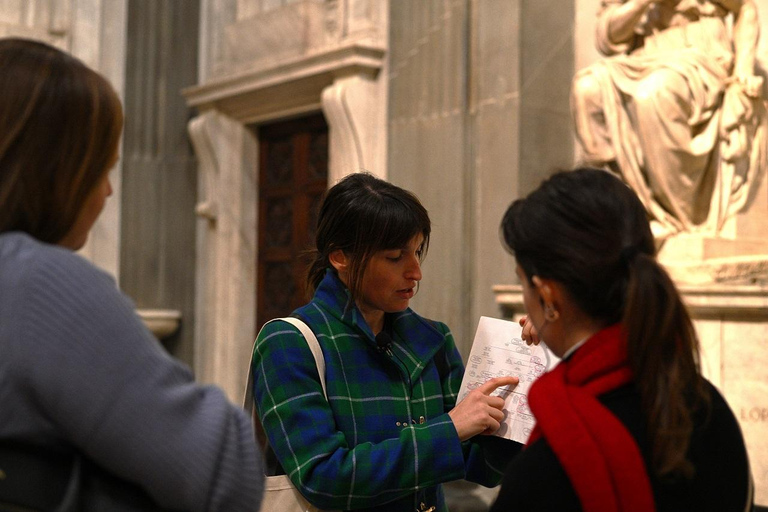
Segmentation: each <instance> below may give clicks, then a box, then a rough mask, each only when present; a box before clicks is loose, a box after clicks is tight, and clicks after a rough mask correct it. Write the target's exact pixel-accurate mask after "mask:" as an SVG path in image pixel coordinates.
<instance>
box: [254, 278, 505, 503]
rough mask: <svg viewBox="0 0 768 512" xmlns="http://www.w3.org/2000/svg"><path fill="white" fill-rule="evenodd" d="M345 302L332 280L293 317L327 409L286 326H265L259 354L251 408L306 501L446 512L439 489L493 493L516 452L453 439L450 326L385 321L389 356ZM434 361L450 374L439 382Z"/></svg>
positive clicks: (456, 368)
mask: <svg viewBox="0 0 768 512" xmlns="http://www.w3.org/2000/svg"><path fill="white" fill-rule="evenodd" d="M348 301H349V292H348V291H347V289H346V287H345V286H344V284H343V283H341V281H340V280H339V279H338V277H336V274H335V273H334V272H332V271H328V272H327V274H326V276H325V278H324V280H323V281H322V283H321V284H320V286H319V287H318V289H317V291H316V293H315V296H314V298H313V299H312V301H311V302H310V303H309V304H307V305H306V306H303V307H301V308H299V309H297V310H296V311H295V312H294V313H293V315H294V316H297V317H299V318H301V319H302V320H304V321H305V322H306V323H307V324H308V325H309V326H310V328H311V329H312V331H313V332H314V333H315V335H316V336H317V338H318V341H319V343H320V346H321V348H322V350H323V355H324V357H325V364H326V374H325V381H326V386H327V391H328V400H327V401H326V399H325V397H324V396H323V390H322V387H321V385H320V380H319V379H320V377H319V376H318V374H317V369H316V367H315V362H314V359H313V358H312V355H311V353H310V350H309V348H308V346H307V343H306V341H305V340H304V338H303V336H302V335H301V334H300V333H299V331H298V330H297V329H296V328H294V327H293V326H292V325H290V324H287V323H285V322H272V323H270V324H267V325H266V326H265V327H264V328H263V329H262V332H261V333H259V336H258V339H257V340H256V344H255V347H254V352H253V360H252V363H251V364H252V371H253V378H254V382H253V394H254V400H255V405H256V408H257V411H258V414H259V417H260V418H261V422H262V424H263V426H264V430H265V431H266V433H267V437H268V438H269V442H270V444H271V446H272V448H273V450H274V452H275V454H276V456H277V459H278V460H279V462H280V464H281V465H282V466H283V468H284V470H285V472H286V474H288V475H289V477H290V478H291V480H292V481H293V483H294V484H295V485H296V486H297V488H298V489H299V490H300V491H301V493H302V494H303V495H304V496H305V497H306V498H307V499H308V500H309V501H310V502H311V503H312V504H314V505H315V506H317V507H319V508H321V509H336V510H338V509H342V510H369V511H376V512H383V511H397V512H403V511H415V510H419V511H421V510H429V509H430V507H433V506H434V507H435V508H434V509H433V510H436V511H441V512H442V511H445V510H447V509H446V506H445V500H444V498H443V493H442V489H441V486H440V485H439V484H440V483H442V482H448V481H451V480H458V479H467V480H471V481H474V482H477V483H480V484H483V485H486V486H493V485H496V484H498V482H499V481H500V479H501V476H502V473H503V470H504V468H505V466H506V464H507V462H508V461H509V460H510V458H511V457H512V456H513V454H514V453H516V451H517V450H519V446H520V445H518V444H516V443H513V442H510V441H505V440H503V439H500V438H496V437H492V436H477V437H476V438H474V439H473V440H470V441H466V442H464V443H461V442H460V441H459V438H458V435H457V433H456V429H455V428H454V426H453V422H452V421H451V419H450V417H449V416H448V414H447V412H448V411H449V410H451V408H452V407H453V406H454V405H455V401H456V396H457V394H458V390H459V386H460V385H461V378H462V375H463V373H464V365H463V363H462V360H461V356H460V354H459V352H458V350H457V349H456V346H455V343H454V340H453V336H452V335H451V333H450V331H449V330H448V327H447V326H446V325H445V324H442V323H439V322H432V321H429V320H426V319H424V318H422V317H421V316H419V315H417V314H416V313H414V312H413V311H412V310H411V309H407V310H405V311H403V312H401V313H395V314H392V315H391V316H390V318H389V319H388V321H390V322H391V324H390V325H391V326H392V329H391V330H392V348H391V351H390V352H389V353H387V352H381V351H379V350H377V346H376V342H375V340H374V336H373V333H372V332H371V330H370V328H369V327H368V325H367V324H366V322H365V320H364V319H363V317H362V314H361V313H360V312H359V310H358V309H357V308H356V307H354V306H353V307H350V308H348V309H346V306H347V303H348ZM345 311H346V312H345ZM441 347H443V348H444V350H443V351H440V348H441ZM438 353H439V354H440V355H441V356H442V357H445V359H446V363H447V364H446V365H445V366H447V368H448V369H449V371H448V372H447V375H445V376H444V378H442V381H441V376H440V372H439V371H438V368H437V366H436V365H435V361H434V358H435V355H436V354H438ZM443 373H446V372H445V371H444V372H443ZM422 504H423V506H422Z"/></svg>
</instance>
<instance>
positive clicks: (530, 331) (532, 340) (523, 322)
mask: <svg viewBox="0 0 768 512" xmlns="http://www.w3.org/2000/svg"><path fill="white" fill-rule="evenodd" d="M518 323H519V324H520V326H521V327H522V328H523V334H522V336H521V338H523V341H524V342H525V344H526V345H531V344H534V345H538V344H539V343H540V342H541V339H539V331H537V330H536V328H535V327H534V326H533V322H531V321H530V320H529V319H528V316H527V315H526V316H523V317H520V320H518Z"/></svg>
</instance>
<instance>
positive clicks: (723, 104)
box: [571, 0, 768, 238]
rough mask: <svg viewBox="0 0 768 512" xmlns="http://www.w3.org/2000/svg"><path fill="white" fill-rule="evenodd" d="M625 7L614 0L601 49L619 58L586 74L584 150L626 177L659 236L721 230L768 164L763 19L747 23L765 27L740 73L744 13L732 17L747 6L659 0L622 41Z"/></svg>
mask: <svg viewBox="0 0 768 512" xmlns="http://www.w3.org/2000/svg"><path fill="white" fill-rule="evenodd" d="M624 3H625V0H603V2H602V6H601V9H600V11H599V13H598V23H597V47H598V49H599V50H600V51H601V53H603V54H604V55H607V56H608V57H606V58H604V59H602V60H600V61H598V62H596V63H594V64H592V65H590V66H589V67H587V68H585V69H583V70H581V71H579V72H578V73H577V74H576V76H575V78H574V83H573V90H572V97H571V106H572V113H573V116H574V122H575V127H576V134H577V138H578V139H579V142H580V143H581V147H582V150H583V154H584V158H585V160H586V163H590V164H593V165H604V166H606V167H608V168H611V169H613V170H615V171H618V172H620V173H621V175H622V176H623V178H624V180H625V181H626V182H627V183H628V184H629V186H631V187H632V188H633V189H634V190H635V191H636V192H637V194H638V195H639V196H640V198H641V200H642V201H643V203H644V204H645V206H646V208H647V210H648V212H649V214H650V217H651V219H652V226H653V228H654V233H655V234H656V235H657V237H660V238H665V237H666V236H669V235H672V234H675V233H678V232H682V231H685V232H707V233H715V234H716V233H717V232H718V231H719V230H720V228H721V227H722V225H723V222H724V221H725V220H726V219H727V218H728V217H729V216H731V215H733V214H734V213H736V212H737V211H739V210H740V209H741V208H742V207H744V205H745V203H746V202H747V199H748V198H749V190H750V187H751V186H752V184H753V183H754V182H755V178H756V175H757V172H758V171H759V170H760V169H762V168H764V166H765V162H766V149H765V142H766V139H767V138H766V133H768V131H767V130H766V115H765V111H764V108H763V102H762V101H761V99H760V96H761V95H762V78H761V77H757V76H754V74H753V71H754V53H755V51H756V50H755V48H756V44H757V35H756V31H757V20H756V18H755V19H754V20H752V19H747V20H744V19H742V20H738V21H739V22H741V23H743V25H742V26H741V27H740V28H742V29H744V26H745V25H746V24H748V23H753V25H754V26H747V28H746V29H744V30H750V29H754V31H755V32H754V34H755V35H754V41H750V42H749V44H752V46H753V47H752V48H748V49H747V50H748V51H747V52H746V53H745V54H746V55H747V56H748V57H751V58H752V61H751V62H750V63H749V66H748V69H749V73H748V74H747V75H745V74H744V73H741V75H740V76H736V75H735V74H733V72H734V60H735V56H736V55H738V54H737V53H735V52H734V30H735V27H736V21H731V23H729V22H728V20H729V17H730V18H731V19H733V18H737V17H738V14H735V13H732V12H730V11H729V9H728V8H726V7H725V5H726V2H715V1H710V0H690V1H689V0H667V1H661V2H658V3H655V4H652V5H651V6H650V7H649V8H648V9H647V10H646V11H645V12H644V13H643V14H642V15H641V17H640V18H639V20H638V21H637V23H636V25H635V27H634V32H633V33H632V34H631V36H630V37H629V39H628V40H626V41H622V42H619V43H616V42H612V41H611V40H610V38H609V33H610V29H611V27H610V23H611V20H612V16H613V15H614V14H615V12H616V10H617V9H619V8H620V7H621V6H622V4H624ZM738 3H739V5H743V4H747V3H749V4H750V5H749V7H750V8H752V9H754V11H753V13H754V14H755V16H756V8H755V7H754V4H752V2H751V0H745V1H743V2H738ZM733 4H734V2H730V5H733ZM744 9H745V8H744V7H742V9H741V11H742V12H741V14H744V12H743V11H744ZM742 44H744V43H742ZM742 50H743V49H742ZM737 51H738V49H737ZM750 52H751V53H750ZM742 71H743V66H742Z"/></svg>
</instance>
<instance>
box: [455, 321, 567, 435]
mask: <svg viewBox="0 0 768 512" xmlns="http://www.w3.org/2000/svg"><path fill="white" fill-rule="evenodd" d="M521 335H522V327H520V325H518V324H517V323H516V322H510V321H508V320H500V319H498V318H490V317H487V316H483V317H480V323H479V324H478V326H477V332H476V333H475V341H474V342H473V344H472V350H471V351H470V354H469V360H468V361H467V368H466V371H465V372H464V379H463V380H462V381H461V388H460V390H459V397H458V400H459V401H461V400H463V399H464V397H465V396H467V394H468V393H469V392H470V391H471V390H473V389H475V388H477V387H478V386H481V385H482V384H483V383H484V382H486V381H487V380H488V379H492V378H494V377H506V376H509V375H513V376H515V377H517V378H519V379H520V383H519V384H518V385H517V386H515V387H514V388H512V389H509V388H499V389H498V390H497V391H496V393H495V394H497V395H499V396H502V397H504V399H505V401H506V404H505V406H504V419H503V421H502V424H501V428H499V430H498V431H496V433H495V435H497V436H500V437H504V438H506V439H512V440H513V441H517V442H518V443H525V442H526V441H527V440H528V437H529V436H530V434H531V431H532V430H533V427H534V425H535V420H534V418H533V415H532V414H531V410H530V409H529V408H528V390H529V389H530V387H531V384H532V383H533V381H534V380H536V379H537V378H538V377H539V376H540V375H542V374H543V373H544V372H546V371H548V370H549V369H550V368H551V367H553V366H554V365H555V363H556V362H557V360H558V359H557V357H555V356H554V355H553V354H552V353H551V352H550V351H549V350H548V349H547V348H546V347H545V346H544V345H530V346H528V345H526V344H525V342H524V341H523V340H522V338H521Z"/></svg>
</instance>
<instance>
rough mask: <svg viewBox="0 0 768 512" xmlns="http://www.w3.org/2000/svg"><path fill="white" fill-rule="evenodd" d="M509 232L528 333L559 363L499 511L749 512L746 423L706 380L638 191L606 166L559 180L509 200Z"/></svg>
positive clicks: (539, 398)
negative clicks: (741, 425) (743, 430)
mask: <svg viewBox="0 0 768 512" xmlns="http://www.w3.org/2000/svg"><path fill="white" fill-rule="evenodd" d="M501 229H502V234H503V237H504V241H505V243H506V245H507V247H508V248H509V249H510V251H511V252H513V253H514V256H515V259H516V260H517V270H516V272H517V275H518V277H519V279H520V282H521V284H522V287H523V298H524V303H525V308H526V312H527V315H528V316H527V319H526V320H525V321H524V323H525V326H524V338H528V339H529V340H531V341H532V342H536V341H537V340H538V339H541V340H543V341H544V342H545V343H546V344H547V346H548V347H549V348H550V349H551V350H552V351H553V352H554V353H555V354H556V355H557V356H559V357H561V358H562V359H563V361H562V363H560V364H559V365H558V366H557V367H555V368H554V369H553V370H552V371H550V372H549V373H547V374H545V375H544V376H542V377H541V378H540V379H539V380H538V381H537V382H536V383H534V385H533V386H532V388H531V391H530V394H529V405H530V408H531V411H532V412H533V414H534V416H535V417H536V421H537V426H536V428H535V430H534V432H533V433H532V435H531V438H530V440H529V441H528V444H527V447H526V448H525V449H524V450H523V451H522V452H521V453H520V454H519V455H518V456H517V457H515V458H514V459H513V461H512V463H511V465H510V466H509V468H508V470H507V472H506V474H505V477H504V481H503V484H502V488H501V492H500V494H499V497H498V500H497V502H496V503H495V505H494V507H493V509H492V510H493V512H501V511H507V510H510V511H512V510H514V511H532V510H542V511H544V510H547V511H549V510H557V511H577V510H584V511H587V512H593V511H600V512H603V511H606V512H607V511H623V512H627V511H652V510H669V511H681V510H696V511H713V512H714V511H718V512H725V511H739V512H741V511H744V510H749V508H750V507H751V506H752V503H753V501H752V489H751V478H750V473H749V465H748V461H747V453H746V449H745V447H744V441H743V438H742V435H741V431H740V429H739V425H738V423H737V422H736V419H735V418H734V416H733V413H732V412H731V410H730V409H729V407H728V405H727V404H726V402H725V401H724V400H723V397H722V396H721V395H720V393H718V391H717V390H716V389H715V387H714V386H712V384H710V383H709V382H708V381H707V380H706V379H705V378H704V377H703V376H702V375H701V373H700V371H699V362H698V355H699V353H698V350H699V349H698V340H697V338H696V333H695V331H694V327H693V324H692V322H691V319H690V317H689V315H688V313H687V311H686V308H685V306H684V305H683V302H682V300H681V297H680V295H679V293H678V292H677V290H676V288H675V286H674V284H673V282H672V281H671V279H670V277H669V276H668V274H667V273H666V271H665V270H664V269H663V268H662V267H661V266H660V265H659V263H658V261H657V260H656V257H655V246H654V238H653V235H652V233H651V229H650V226H649V223H648V220H647V215H646V211H645V208H644V207H643V205H642V203H641V202H640V200H639V199H638V198H637V196H636V195H635V194H634V193H633V192H632V191H631V190H630V189H629V188H628V187H627V186H626V185H625V184H624V183H622V182H621V181H620V180H619V179H618V178H616V177H615V176H613V175H611V174H610V173H608V172H605V171H602V170H597V169H578V170H575V171H570V172H561V173H558V174H555V175H554V176H552V177H551V178H550V179H548V180H546V181H545V182H544V183H543V184H542V185H541V186H540V187H539V188H538V189H536V190H535V191H534V192H532V193H531V194H530V195H529V196H528V197H526V198H524V199H520V200H518V201H515V202H514V203H513V204H512V205H511V206H510V207H509V209H508V210H507V212H506V214H505V216H504V219H503V221H502V224H501Z"/></svg>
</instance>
